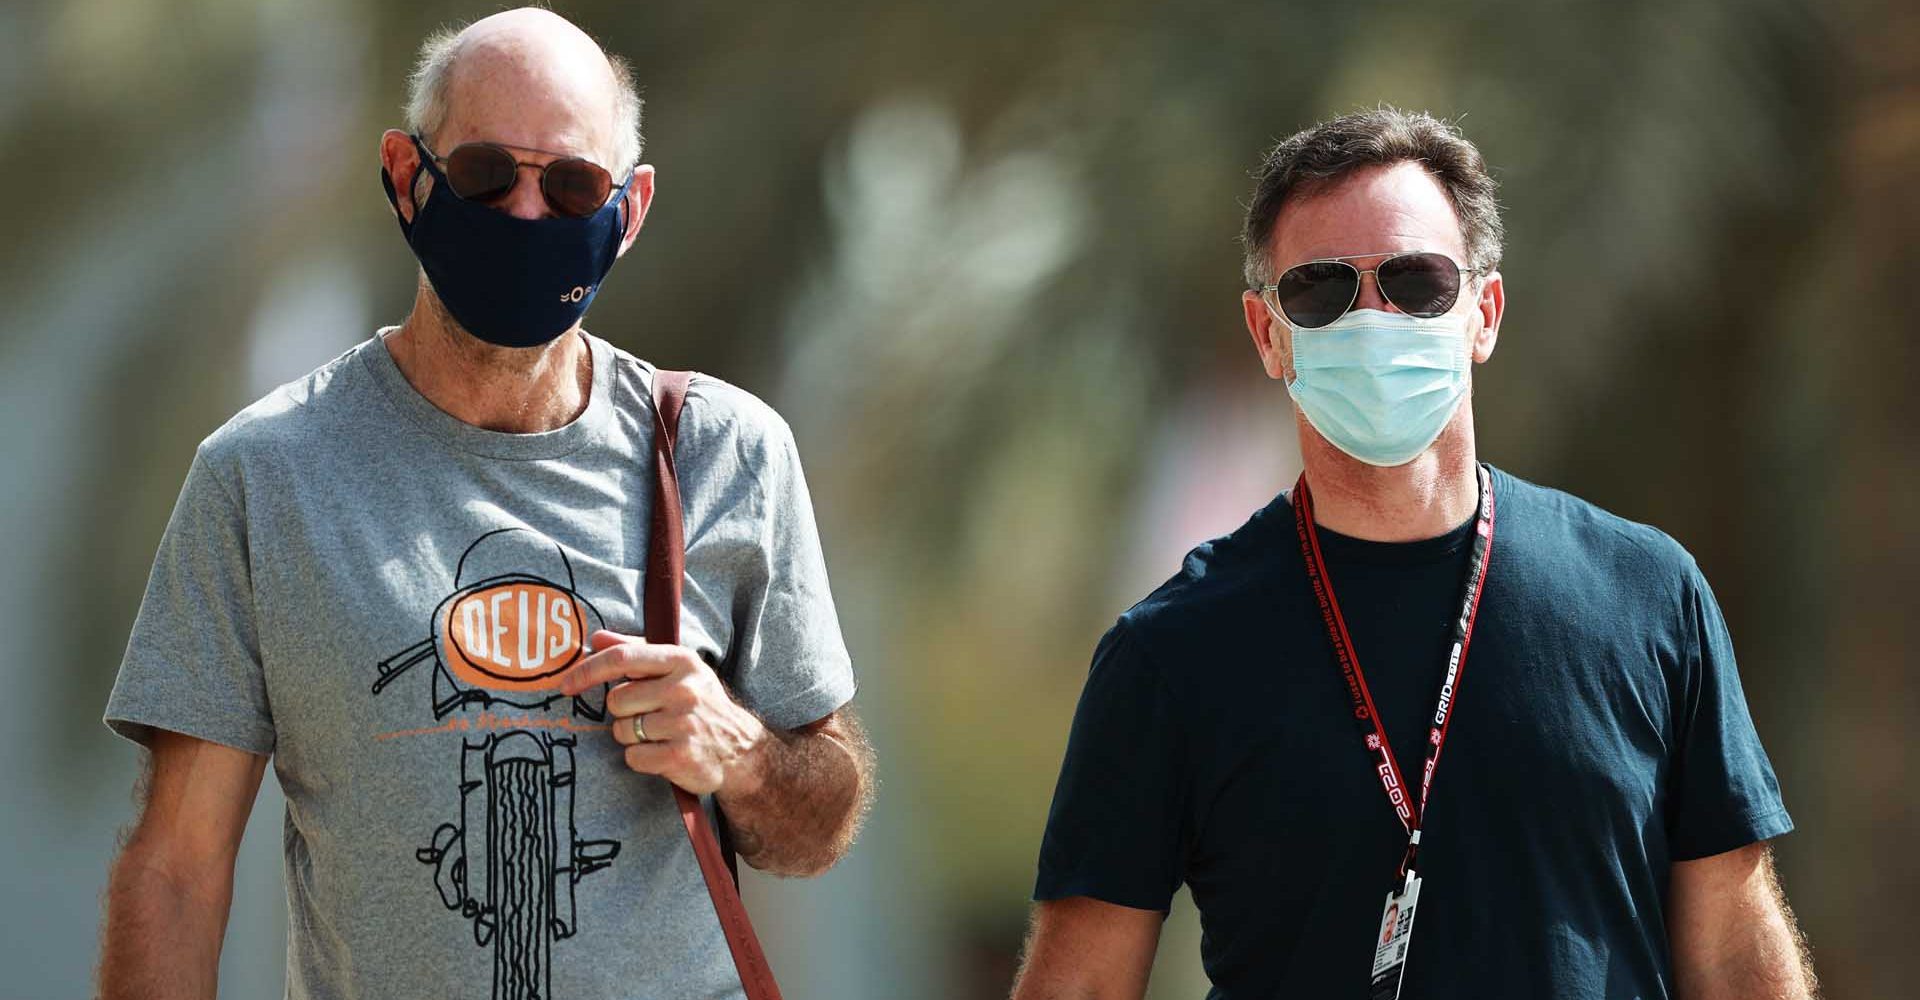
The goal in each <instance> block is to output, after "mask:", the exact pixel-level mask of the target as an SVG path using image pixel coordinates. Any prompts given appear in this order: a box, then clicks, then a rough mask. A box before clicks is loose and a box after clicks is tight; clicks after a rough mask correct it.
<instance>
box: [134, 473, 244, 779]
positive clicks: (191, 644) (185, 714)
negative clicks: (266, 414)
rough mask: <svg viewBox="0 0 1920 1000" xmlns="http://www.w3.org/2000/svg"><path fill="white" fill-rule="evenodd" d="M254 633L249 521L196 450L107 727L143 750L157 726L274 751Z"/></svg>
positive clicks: (149, 584) (158, 557)
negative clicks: (249, 565) (140, 746)
mask: <svg viewBox="0 0 1920 1000" xmlns="http://www.w3.org/2000/svg"><path fill="white" fill-rule="evenodd" d="M256 636H257V633H256V630H255V623H254V615H253V584H252V575H251V573H250V571H249V568H248V562H247V535H246V521H245V517H244V515H243V514H242V511H241V508H240V506H239V504H238V503H237V502H236V501H235V500H234V498H233V496H232V494H230V493H229V492H228V488H227V486H226V484H224V483H222V482H221V481H220V479H219V476H218V475H217V474H216V473H215V472H214V470H213V469H212V468H211V467H210V466H209V465H208V464H207V461H206V458H205V456H204V453H200V454H196V455H195V456H194V460H193V464H192V465H191V466H190V467H189V468H188V470H187V481H186V484H185V485H184V486H182V487H181V490H180V498H179V500H178V501H177V502H176V503H175V504H174V508H173V515H172V517H171V519H169V520H168V522H167V528H166V532H165V533H164V534H163V535H162V536H161V538H160V550H159V553H158V554H157V555H156V556H155V557H154V561H153V573H152V575H151V576H150V577H148V580H147V590H146V595H145V597H143V598H142V599H141V602H140V611H139V614H138V615H137V616H136V617H135V619H134V623H133V633H132V635H131V636H130V637H129V638H128V640H127V652H126V656H125V657H124V658H122V659H121V661H120V674H119V676H118V677H117V678H116V679H115V681H114V685H113V691H112V693H111V694H110V695H109V696H108V698H107V711H106V717H105V721H106V724H107V726H108V727H109V728H110V729H112V730H113V731H114V732H116V733H118V734H120V735H121V736H124V737H126V738H127V739H130V740H133V741H135V742H137V743H142V744H145V743H148V742H149V741H151V739H152V738H153V730H154V729H155V728H159V729H168V730H172V731H174V732H180V733H185V734H187V735H189V736H197V737H199V738H201V739H204V740H210V741H212V742H215V743H221V744H225V745H227V746H231V747H236V748H238V749H241V750H245V751H248V752H250V753H256V754H263V755H264V754H270V753H272V752H273V746H274V728H273V715H272V713H271V712H270V711H269V709H268V705H267V690H266V681H265V678H264V675H263V674H262V672H261V669H260V652H259V644H258V641H257V638H256Z"/></svg>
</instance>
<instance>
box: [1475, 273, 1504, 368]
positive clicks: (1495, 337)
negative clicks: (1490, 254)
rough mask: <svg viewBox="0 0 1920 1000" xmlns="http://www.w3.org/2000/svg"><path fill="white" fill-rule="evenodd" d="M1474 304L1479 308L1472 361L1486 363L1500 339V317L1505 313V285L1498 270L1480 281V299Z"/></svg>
mask: <svg viewBox="0 0 1920 1000" xmlns="http://www.w3.org/2000/svg"><path fill="white" fill-rule="evenodd" d="M1474 306H1475V308H1477V309H1479V310H1480V332H1479V333H1476V334H1474V336H1473V361H1474V363H1475V364H1486V363H1487V359H1488V358H1491V357H1493V348H1494V345H1495V344H1497V343H1499V341H1500V317H1502V316H1504V315H1506V313H1507V287H1506V283H1505V282H1503V281H1501V280H1500V272H1499V271H1494V272H1492V273H1490V274H1488V275H1487V278H1486V280H1485V281H1483V282H1481V283H1480V299H1479V301H1478V302H1476V303H1474Z"/></svg>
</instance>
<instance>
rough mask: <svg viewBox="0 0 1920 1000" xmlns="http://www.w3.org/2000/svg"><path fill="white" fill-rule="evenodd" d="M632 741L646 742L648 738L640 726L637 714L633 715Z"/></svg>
mask: <svg viewBox="0 0 1920 1000" xmlns="http://www.w3.org/2000/svg"><path fill="white" fill-rule="evenodd" d="M633 741H634V742H635V743H646V742H648V740H647V731H646V730H645V729H643V728H641V726H640V717H639V716H637V715H636V716H634V717H633Z"/></svg>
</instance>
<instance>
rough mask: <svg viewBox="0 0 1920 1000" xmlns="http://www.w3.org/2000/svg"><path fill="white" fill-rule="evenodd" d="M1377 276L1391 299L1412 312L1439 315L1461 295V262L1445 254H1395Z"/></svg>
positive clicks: (1381, 290)
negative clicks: (1400, 255)
mask: <svg viewBox="0 0 1920 1000" xmlns="http://www.w3.org/2000/svg"><path fill="white" fill-rule="evenodd" d="M1374 277H1375V278H1377V279H1378V280H1379V282H1380V293H1381V294H1382V295H1385V296H1386V297H1387V301H1389V302H1392V303H1393V304H1394V305H1395V306H1397V307H1398V308H1399V309H1400V311H1401V312H1403V313H1406V314H1407V315H1409V316H1419V317H1422V318H1427V317H1433V316H1439V315H1442V314H1444V313H1445V312H1446V311H1447V310H1449V309H1452V308H1453V304H1454V303H1455V302H1457V301H1459V299H1460V266H1459V265H1457V264H1455V263H1454V262H1453V260H1452V259H1451V258H1449V257H1447V256H1446V255H1444V254H1437V253H1410V254H1407V255H1406V256H1404V257H1394V258H1391V259H1389V260H1387V261H1385V262H1383V263H1382V264H1381V265H1380V269H1379V270H1378V271H1376V272H1374Z"/></svg>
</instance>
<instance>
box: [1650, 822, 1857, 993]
mask: <svg viewBox="0 0 1920 1000" xmlns="http://www.w3.org/2000/svg"><path fill="white" fill-rule="evenodd" d="M1671 909H1672V912H1671V913H1670V915H1669V921H1670V923H1669V933H1670V935H1671V940H1672V944H1673V966H1674V980H1675V983H1674V985H1675V991H1674V992H1675V993H1676V995H1677V996H1678V997H1679V998H1680V1000H1818V998H1819V995H1820V984H1819V981H1818V979H1816V978H1815V976H1814V972H1813V960H1812V957H1811V955H1810V954H1809V952H1808V949H1807V940H1806V937H1805V936H1804V935H1802V934H1801V932H1800V926H1799V923H1798V922H1797V921H1796V920H1794V916H1793V908H1792V907H1791V906H1789V905H1787V895H1786V893H1785V892H1784V891H1783V890H1782V889H1781V887H1780V879H1779V875H1778V873H1776V872H1775V871H1774V867H1773V860H1772V855H1771V853H1770V851H1768V850H1767V849H1766V847H1765V846H1764V845H1753V846H1751V847H1748V848H1743V849H1740V850H1736V851H1732V852H1728V853H1727V854H1724V855H1720V856H1718V857H1716V858H1710V859H1706V860H1704V861H1696V862H1687V863H1683V864H1681V865H1677V866H1676V871H1675V883H1674V893H1673V898H1672V900H1671Z"/></svg>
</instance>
